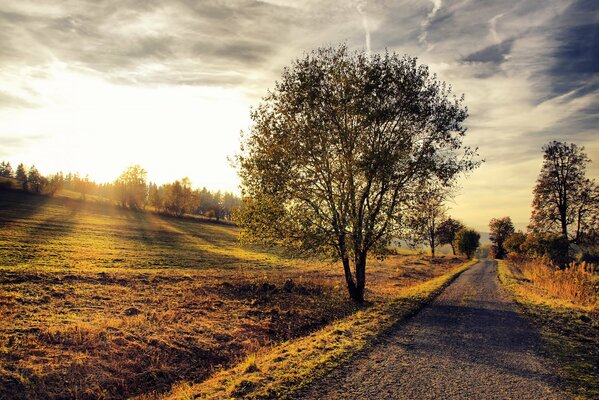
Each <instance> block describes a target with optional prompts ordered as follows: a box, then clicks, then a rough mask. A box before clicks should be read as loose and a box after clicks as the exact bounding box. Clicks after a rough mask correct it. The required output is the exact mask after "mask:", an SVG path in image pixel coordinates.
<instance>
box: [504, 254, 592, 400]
mask: <svg viewBox="0 0 599 400" xmlns="http://www.w3.org/2000/svg"><path fill="white" fill-rule="evenodd" d="M499 277H500V279H501V281H502V282H503V283H504V285H505V286H506V287H507V288H508V289H509V290H510V291H511V292H512V293H513V294H514V295H515V298H516V300H517V301H518V303H519V304H520V305H521V306H522V311H523V313H524V315H525V316H527V317H528V318H530V320H531V321H532V322H533V323H534V324H535V326H536V327H537V329H538V330H539V332H540V333H541V336H542V337H543V339H544V342H545V344H546V348H547V351H548V352H549V353H550V354H551V355H553V356H554V357H555V359H556V361H557V365H559V366H560V367H561V372H560V373H561V375H562V378H563V380H564V381H565V382H566V384H567V385H568V387H569V389H570V390H571V391H572V392H573V393H574V394H575V396H576V398H578V399H596V398H599V301H598V296H599V276H598V275H597V272H596V270H595V268H594V267H590V266H588V265H578V266H576V265H571V266H570V267H569V268H568V269H566V270H563V271H560V270H557V269H554V268H551V267H547V266H546V265H544V264H543V263H542V262H540V261H538V260H511V261H500V262H499Z"/></svg>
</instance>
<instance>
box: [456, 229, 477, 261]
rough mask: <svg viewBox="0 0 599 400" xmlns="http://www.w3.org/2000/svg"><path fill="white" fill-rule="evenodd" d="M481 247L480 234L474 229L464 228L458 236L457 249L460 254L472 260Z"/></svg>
mask: <svg viewBox="0 0 599 400" xmlns="http://www.w3.org/2000/svg"><path fill="white" fill-rule="evenodd" d="M479 246H480V234H479V233H478V232H477V231H475V230H474V229H469V228H462V229H460V230H459V231H458V233H457V234H456V238H455V247H456V249H457V250H458V252H459V253H460V254H464V255H465V256H466V257H468V258H472V255H473V254H474V252H475V251H476V249H477V248H478V247H479Z"/></svg>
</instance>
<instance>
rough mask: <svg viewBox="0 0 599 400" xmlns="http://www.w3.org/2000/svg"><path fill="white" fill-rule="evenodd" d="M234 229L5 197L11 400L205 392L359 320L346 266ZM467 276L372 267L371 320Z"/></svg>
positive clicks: (4, 370) (5, 330)
mask: <svg viewBox="0 0 599 400" xmlns="http://www.w3.org/2000/svg"><path fill="white" fill-rule="evenodd" d="M238 233H239V232H238V230H237V228H236V227H235V226H233V225H231V224H225V223H215V222H211V221H209V220H205V219H202V218H174V217H168V216H162V215H158V214H155V213H151V212H138V211H130V210H125V209H121V208H117V207H113V206H111V205H107V204H99V203H96V202H94V201H80V200H78V199H72V198H68V197H59V198H48V197H43V196H34V195H28V194H24V193H21V192H16V191H0V315H1V317H0V318H1V319H2V320H1V321H0V398H11V399H14V398H39V397H44V398H65V397H68V398H81V399H85V398H122V397H131V396H139V395H144V394H145V395H148V394H150V395H153V394H160V393H166V392H168V391H169V390H170V388H171V387H172V385H173V384H176V383H177V382H182V381H184V382H188V383H190V384H195V383H199V382H202V381H203V380H205V379H206V378H208V377H209V376H211V375H213V374H214V373H216V372H218V371H219V370H221V369H223V368H226V367H229V366H232V365H234V364H236V363H238V362H240V361H243V360H244V359H246V357H247V356H248V355H251V354H255V353H256V352H259V351H263V349H267V348H270V347H272V346H275V345H277V344H278V343H281V342H284V341H286V340H289V339H293V338H297V337H301V336H305V335H308V334H310V333H311V332H314V331H316V330H317V329H319V328H322V327H324V326H327V325H328V324H330V323H331V322H332V321H336V320H340V319H341V318H344V317H348V316H351V315H353V314H355V313H356V312H360V309H359V307H357V306H356V305H355V304H353V303H352V302H350V301H349V300H348V297H347V293H346V290H345V287H344V278H343V275H342V270H341V268H340V266H339V265H336V264H333V263H329V262H326V261H318V260H299V259H291V258H288V257H286V256H285V255H284V254H282V253H281V252H279V251H276V250H273V249H265V248H260V247H242V246H240V245H239V243H238V240H237V238H238ZM463 262H464V260H463V259H461V258H457V257H451V256H443V257H439V258H437V259H436V260H434V261H432V260H430V259H429V257H426V256H423V255H418V254H406V253H398V254H395V255H392V256H390V257H389V258H387V259H386V260H385V261H382V262H381V261H376V260H371V261H369V267H368V268H369V269H368V284H367V285H368V286H367V287H368V289H367V294H366V297H367V300H368V305H369V306H370V307H371V306H373V305H376V304H378V303H381V302H384V301H385V299H388V298H389V297H393V296H394V295H395V294H397V293H399V292H400V291H402V290H405V289H406V288H410V287H415V286H416V285H418V284H420V283H422V282H426V281H429V280H431V279H433V278H436V277H440V276H442V275H443V274H445V273H446V272H447V271H448V270H450V269H451V268H454V267H456V266H458V265H460V264H462V263H463Z"/></svg>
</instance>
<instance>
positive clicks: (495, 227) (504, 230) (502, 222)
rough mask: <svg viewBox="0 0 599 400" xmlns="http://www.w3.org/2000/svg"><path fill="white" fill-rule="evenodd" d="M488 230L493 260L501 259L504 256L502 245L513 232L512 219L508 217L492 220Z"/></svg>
mask: <svg viewBox="0 0 599 400" xmlns="http://www.w3.org/2000/svg"><path fill="white" fill-rule="evenodd" d="M489 229H490V234H489V239H490V240H491V243H493V252H494V253H495V258H499V259H502V258H503V257H505V254H506V251H505V247H504V243H505V241H506V240H507V238H508V237H510V236H511V235H513V234H514V232H515V230H514V224H513V223H512V219H511V218H510V217H503V218H493V219H491V221H490V222H489Z"/></svg>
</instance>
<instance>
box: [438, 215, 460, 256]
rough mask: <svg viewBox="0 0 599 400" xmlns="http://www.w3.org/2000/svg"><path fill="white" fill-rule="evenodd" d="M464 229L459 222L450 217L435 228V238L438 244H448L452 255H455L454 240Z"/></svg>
mask: <svg viewBox="0 0 599 400" xmlns="http://www.w3.org/2000/svg"><path fill="white" fill-rule="evenodd" d="M463 227H464V224H462V223H461V222H460V221H458V220H456V219H453V218H451V217H449V218H447V219H446V220H444V221H442V222H441V223H440V224H439V226H438V228H437V237H438V241H439V244H441V245H443V244H448V245H450V246H451V250H452V252H453V255H455V254H456V248H455V245H454V244H455V239H456V235H457V233H458V232H459V231H460V229H462V228H463Z"/></svg>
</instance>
